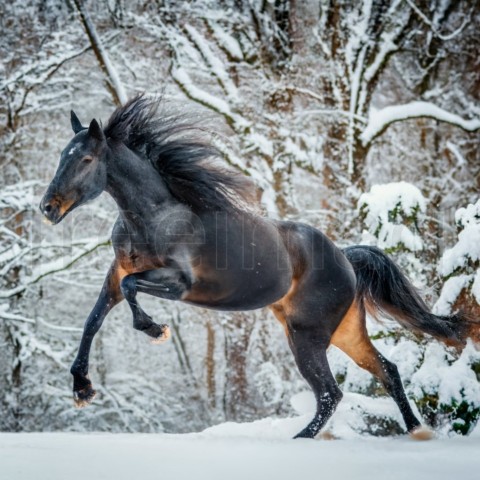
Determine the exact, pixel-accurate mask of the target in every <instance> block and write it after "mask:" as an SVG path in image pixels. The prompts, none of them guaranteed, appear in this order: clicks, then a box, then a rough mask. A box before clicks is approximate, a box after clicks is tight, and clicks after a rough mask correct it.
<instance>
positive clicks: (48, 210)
mask: <svg viewBox="0 0 480 480" xmlns="http://www.w3.org/2000/svg"><path fill="white" fill-rule="evenodd" d="M52 208H53V207H52V206H51V205H50V204H48V205H45V208H44V209H43V210H44V212H45V213H50V212H51V211H52Z"/></svg>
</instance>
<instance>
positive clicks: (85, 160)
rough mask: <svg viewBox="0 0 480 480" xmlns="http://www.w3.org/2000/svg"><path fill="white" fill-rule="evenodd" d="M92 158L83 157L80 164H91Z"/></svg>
mask: <svg viewBox="0 0 480 480" xmlns="http://www.w3.org/2000/svg"><path fill="white" fill-rule="evenodd" d="M92 160H93V158H92V157H84V158H82V162H83V163H85V164H88V163H92Z"/></svg>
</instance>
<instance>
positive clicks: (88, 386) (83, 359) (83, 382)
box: [70, 266, 122, 408]
mask: <svg viewBox="0 0 480 480" xmlns="http://www.w3.org/2000/svg"><path fill="white" fill-rule="evenodd" d="M121 300H122V295H121V292H120V287H119V280H118V277H117V271H116V268H115V266H112V267H111V268H110V270H109V272H108V274H107V277H106V279H105V282H104V284H103V287H102V290H101V292H100V295H99V296H98V299H97V302H96V304H95V306H94V307H93V310H92V311H91V312H90V315H89V316H88V318H87V321H86V322H85V326H84V329H83V335H82V340H81V341H80V347H79V349H78V353H77V357H76V358H75V361H74V362H73V364H72V367H71V369H70V373H71V374H72V375H73V399H74V402H75V406H76V407H78V408H81V407H85V406H87V405H88V404H90V403H91V402H92V400H93V399H94V398H95V395H96V391H95V390H94V389H93V387H92V382H91V381H90V379H89V376H88V363H89V355H90V348H91V346H92V341H93V338H94V336H95V334H96V333H97V332H98V330H99V329H100V327H101V326H102V323H103V320H104V319H105V317H106V316H107V314H108V312H109V311H110V310H111V309H112V308H113V307H114V306H115V305H116V304H117V303H119V302H120V301H121Z"/></svg>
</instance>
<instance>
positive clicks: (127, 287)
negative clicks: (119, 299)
mask: <svg viewBox="0 0 480 480" xmlns="http://www.w3.org/2000/svg"><path fill="white" fill-rule="evenodd" d="M120 290H121V291H122V294H123V296H124V297H125V299H126V300H127V301H129V300H133V299H134V298H135V296H136V295H137V280H136V278H135V277H134V276H133V275H127V276H126V277H123V279H122V281H121V282H120Z"/></svg>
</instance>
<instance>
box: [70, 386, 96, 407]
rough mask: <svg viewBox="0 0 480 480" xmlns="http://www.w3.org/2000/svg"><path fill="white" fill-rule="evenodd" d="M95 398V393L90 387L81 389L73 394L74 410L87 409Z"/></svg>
mask: <svg viewBox="0 0 480 480" xmlns="http://www.w3.org/2000/svg"><path fill="white" fill-rule="evenodd" d="M96 396H97V391H96V390H94V389H93V388H91V387H86V388H82V390H78V391H76V392H73V402H74V405H75V408H84V407H88V405H90V404H91V403H92V402H93V399H94V398H95V397H96Z"/></svg>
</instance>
